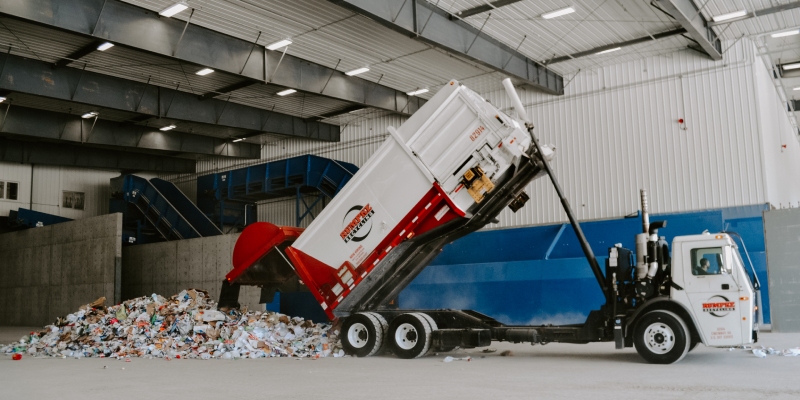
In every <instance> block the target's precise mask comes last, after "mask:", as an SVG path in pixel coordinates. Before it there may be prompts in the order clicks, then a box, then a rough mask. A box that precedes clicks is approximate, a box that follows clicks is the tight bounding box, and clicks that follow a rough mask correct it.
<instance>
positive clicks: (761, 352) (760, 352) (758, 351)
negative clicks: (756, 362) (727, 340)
mask: <svg viewBox="0 0 800 400" xmlns="http://www.w3.org/2000/svg"><path fill="white" fill-rule="evenodd" d="M752 351H753V355H754V356H756V357H758V358H764V357H766V356H767V353H766V352H765V351H764V350H761V349H753V350H752Z"/></svg>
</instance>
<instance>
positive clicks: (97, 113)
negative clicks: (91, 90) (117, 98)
mask: <svg viewBox="0 0 800 400" xmlns="http://www.w3.org/2000/svg"><path fill="white" fill-rule="evenodd" d="M98 115H100V113H99V112H97V111H89V112H87V113H86V114H83V115H81V118H83V119H86V118H92V117H96V116H98Z"/></svg>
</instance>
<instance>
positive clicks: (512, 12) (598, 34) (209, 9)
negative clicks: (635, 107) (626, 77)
mask: <svg viewBox="0 0 800 400" xmlns="http://www.w3.org/2000/svg"><path fill="white" fill-rule="evenodd" d="M124 1H126V2H128V3H131V4H134V5H137V6H140V7H144V8H147V9H150V10H153V11H159V10H161V9H163V8H165V7H167V6H169V5H171V4H173V3H174V0H124ZM792 1H795V0H786V1H776V0H697V1H696V3H697V4H700V6H701V8H702V10H701V12H702V13H703V15H704V16H705V17H706V18H710V17H711V16H713V15H719V14H724V13H727V12H731V11H736V10H740V9H746V10H749V11H751V10H758V9H763V8H767V7H772V6H775V5H779V4H785V3H787V2H792ZM432 3H434V4H436V5H437V6H438V7H440V8H442V9H444V10H447V11H448V12H451V13H457V12H458V11H461V10H466V9H469V8H472V7H475V6H478V5H482V4H485V3H486V2H485V1H484V0H436V1H434V2H432ZM188 4H189V5H190V6H191V7H192V8H194V9H195V12H194V14H192V19H191V22H192V23H193V24H197V25H200V26H203V27H206V28H209V29H213V30H215V31H218V32H222V33H225V34H229V35H232V36H235V37H237V38H240V39H243V40H248V41H253V40H256V38H258V40H257V43H258V44H260V45H267V44H270V43H273V42H275V41H277V40H280V39H285V38H291V39H292V41H293V44H292V45H290V46H289V48H288V50H287V53H289V54H291V55H294V56H297V57H300V58H303V59H306V60H308V61H311V62H314V63H318V64H321V65H324V66H327V67H330V68H334V67H335V68H337V69H338V70H340V71H348V70H351V69H354V68H358V67H363V66H369V67H370V69H371V70H370V71H369V72H367V73H365V74H363V75H361V77H363V78H364V79H367V80H370V81H373V82H380V83H381V84H383V85H386V86H389V87H392V88H395V89H398V90H402V91H410V90H414V89H417V88H423V87H427V88H430V89H431V92H429V93H427V94H423V95H421V97H429V96H430V95H432V93H434V92H435V90H436V89H437V88H438V86H440V85H444V84H445V83H446V82H448V81H449V80H450V79H452V78H456V79H459V80H461V81H463V82H465V83H466V84H468V85H470V86H471V87H473V88H474V89H476V90H478V91H480V92H489V91H493V90H497V89H499V86H498V85H499V81H500V78H502V76H503V75H502V74H501V73H497V72H494V71H493V70H491V69H489V68H486V67H484V66H482V65H478V64H477V63H475V62H473V61H470V60H466V59H464V58H461V57H458V56H456V55H452V54H449V53H447V52H444V51H442V50H439V49H436V48H433V47H431V46H429V45H427V44H425V43H422V42H419V41H416V40H414V39H412V38H408V37H406V36H404V35H402V34H399V33H397V32H394V31H392V30H390V29H387V28H385V27H383V26H381V25H379V24H378V23H376V22H374V21H372V20H370V19H368V18H366V17H364V16H361V15H358V14H354V13H353V12H351V11H349V10H346V9H344V8H341V7H339V6H336V5H334V4H333V3H331V2H329V1H326V0H297V1H287V0H189V1H188ZM566 6H571V7H574V8H575V10H576V12H575V13H572V14H569V15H566V16H563V17H558V18H554V19H549V20H545V19H543V18H541V15H542V14H543V13H546V12H549V11H553V10H558V9H561V8H564V7H566ZM189 15H190V13H189V12H183V13H180V14H178V15H177V16H175V17H174V18H176V19H179V20H184V21H185V20H186V19H187V18H189ZM465 21H467V22H468V23H470V24H472V25H473V26H475V27H478V28H481V27H482V29H483V31H484V32H486V33H487V34H489V35H490V36H492V37H494V38H496V39H498V40H500V41H501V42H503V43H505V44H507V45H508V46H510V47H512V48H518V50H519V51H520V52H521V53H523V54H525V55H526V56H528V57H530V58H532V59H535V60H539V61H543V62H546V61H547V60H549V59H551V58H553V57H559V56H564V55H568V54H571V53H576V52H580V51H586V50H588V49H592V48H595V47H598V46H604V45H609V44H613V43H617V42H621V41H626V40H631V39H635V38H640V37H645V36H648V35H652V34H656V33H660V32H664V31H669V30H672V29H675V28H677V27H679V26H678V24H677V23H676V22H675V21H674V20H672V19H671V18H670V17H669V16H668V15H666V14H664V13H663V12H661V11H659V10H658V9H656V8H655V7H653V6H652V5H651V4H650V1H648V0H637V1H630V0H573V1H569V2H565V1H563V0H537V1H534V0H525V1H520V2H517V3H514V4H512V5H508V6H505V7H502V8H499V9H495V10H493V11H492V12H491V13H489V12H486V13H481V14H477V15H474V16H471V17H468V18H466V19H465ZM798 26H800V9H795V10H791V11H784V12H781V13H778V14H773V15H768V16H763V17H758V18H752V19H748V20H744V21H738V22H734V23H731V24H729V25H722V26H719V27H717V28H715V30H716V31H717V32H721V36H722V38H723V39H726V40H729V41H732V40H736V39H738V38H740V37H741V36H742V35H746V36H754V35H759V34H764V33H767V32H773V31H779V30H783V29H788V28H794V27H798ZM796 38H797V37H796V36H795V37H788V38H784V39H771V38H770V39H768V40H766V48H767V50H766V51H768V52H770V53H772V57H773V59H776V60H789V59H792V60H800V46H796V45H795V40H796ZM89 43H90V40H88V39H86V38H83V37H80V36H76V35H71V34H68V33H61V32H59V33H58V34H57V35H54V34H53V31H52V30H49V29H47V28H44V27H40V26H36V25H32V24H27V23H24V22H20V21H16V20H13V19H8V18H1V19H0V46H3V45H10V46H11V50H10V51H11V53H12V54H17V55H22V56H26V57H35V58H38V59H41V60H43V61H48V62H53V61H56V60H58V59H61V58H63V57H65V56H67V55H68V54H70V53H71V52H73V51H75V50H77V49H79V48H81V47H83V46H85V45H87V44H89ZM689 43H690V41H689V40H687V39H686V38H684V37H682V36H673V37H670V38H666V39H662V40H658V41H650V42H645V43H641V44H638V45H634V46H630V47H625V48H623V49H621V50H619V51H616V52H613V53H609V54H603V55H593V56H588V57H582V58H578V59H573V60H569V61H565V62H561V63H557V64H552V65H550V67H551V68H552V69H553V70H554V71H556V72H558V73H560V74H562V75H564V76H565V79H566V80H567V81H568V80H569V79H571V78H572V77H573V76H574V75H575V74H576V73H577V72H578V71H581V70H592V69H595V68H597V67H601V66H607V65H611V64H617V63H621V62H626V61H630V60H637V59H643V58H646V57H650V56H653V55H659V54H668V53H672V52H674V51H676V50H679V49H684V48H685V47H686V46H687V45H688V44H689ZM83 63H86V66H85V68H86V69H87V70H91V71H96V72H100V73H104V74H108V75H114V76H119V77H123V78H127V79H135V80H139V81H147V80H150V82H151V83H152V84H155V85H160V86H165V87H172V88H174V87H178V86H179V90H183V91H187V92H192V93H197V94H200V93H205V92H208V91H213V90H215V89H219V88H221V87H224V86H226V85H229V84H231V83H234V82H236V81H238V79H237V78H234V77H232V76H230V75H225V74H222V73H214V74H211V75H208V76H203V77H200V76H197V75H195V74H194V72H196V69H199V66H193V65H190V64H185V63H184V64H178V63H177V62H175V61H174V60H170V59H168V58H166V57H160V56H154V55H150V54H145V53H143V52H140V51H136V50H131V49H126V48H123V47H122V46H117V47H115V48H113V49H111V50H109V51H106V52H95V53H93V54H90V55H89V56H86V57H84V58H83V59H82V60H81V63H73V64H72V65H71V66H73V67H79V68H83V67H84V64H83ZM337 65H338V66H337ZM796 80H797V82H795V80H792V79H789V80H787V81H786V82H787V83H786V84H787V85H800V78H796ZM277 90H278V89H277V88H276V87H273V86H269V85H256V86H251V87H248V88H245V89H241V90H238V91H236V92H234V93H233V95H232V96H231V98H230V101H231V102H236V103H241V104H246V105H250V106H255V107H259V108H265V109H274V110H275V111H278V112H282V113H286V114H291V115H296V116H301V117H315V116H322V115H325V114H330V113H332V112H335V111H337V110H343V109H346V108H347V107H348V106H349V105H348V103H346V102H343V101H338V100H332V99H328V98H323V97H319V96H313V95H299V94H298V95H293V96H287V97H278V96H275V93H276V92H277ZM223 98H224V97H223ZM348 118H350V116H349V115H345V116H342V117H337V118H334V119H326V120H324V121H325V122H332V123H335V122H336V121H339V120H347V119H348Z"/></svg>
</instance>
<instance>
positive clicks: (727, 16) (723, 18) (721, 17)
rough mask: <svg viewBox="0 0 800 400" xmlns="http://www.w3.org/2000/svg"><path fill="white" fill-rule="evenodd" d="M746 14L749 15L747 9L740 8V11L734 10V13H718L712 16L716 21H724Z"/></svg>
mask: <svg viewBox="0 0 800 400" xmlns="http://www.w3.org/2000/svg"><path fill="white" fill-rule="evenodd" d="M745 15H747V10H739V11H734V12H732V13H727V14H722V15H717V16H716V17H711V19H713V20H714V22H722V21H727V20H729V19H734V18H739V17H744V16H745Z"/></svg>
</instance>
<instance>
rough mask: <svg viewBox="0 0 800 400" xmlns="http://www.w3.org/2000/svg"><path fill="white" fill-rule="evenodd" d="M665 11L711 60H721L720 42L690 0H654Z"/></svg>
mask: <svg viewBox="0 0 800 400" xmlns="http://www.w3.org/2000/svg"><path fill="white" fill-rule="evenodd" d="M655 1H656V3H657V4H658V5H659V7H661V8H662V9H663V10H664V11H665V12H667V13H668V14H669V15H671V16H672V17H673V18H675V21H677V22H678V23H679V24H680V25H681V26H682V27H683V28H684V29H686V33H688V34H689V36H691V38H692V39H694V41H695V42H697V44H698V45H699V46H700V49H702V50H703V52H704V53H706V55H708V56H709V57H710V58H711V59H712V60H715V61H719V60H722V42H721V41H720V39H719V38H718V37H717V34H716V33H714V31H713V30H712V29H711V27H710V26H709V25H708V21H706V19H705V18H704V17H703V14H702V13H700V9H699V8H697V5H695V4H694V1H692V0H655Z"/></svg>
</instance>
